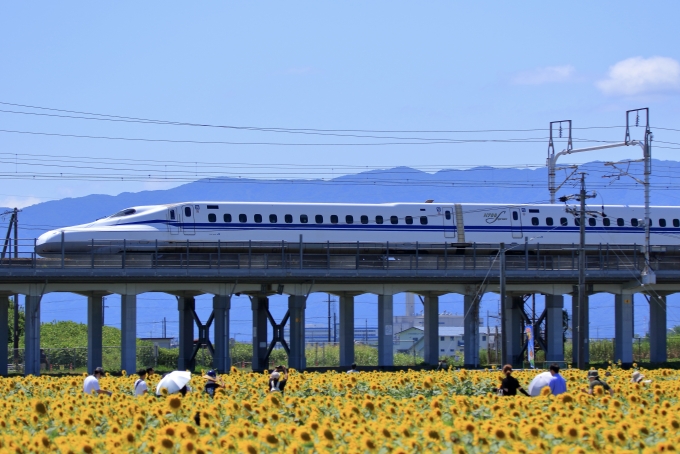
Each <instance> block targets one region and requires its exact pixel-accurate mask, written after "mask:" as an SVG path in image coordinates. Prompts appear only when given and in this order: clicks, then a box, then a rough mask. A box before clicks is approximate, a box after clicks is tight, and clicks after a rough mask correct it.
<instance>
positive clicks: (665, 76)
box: [596, 57, 680, 96]
mask: <svg viewBox="0 0 680 454" xmlns="http://www.w3.org/2000/svg"><path fill="white" fill-rule="evenodd" d="M596 85H597V87H598V88H599V89H600V90H601V91H602V92H603V93H604V94H607V95H629V96H630V95H640V94H646V93H654V92H665V91H675V90H680V63H678V61H677V60H674V59H672V58H668V57H651V58H642V57H633V58H628V59H626V60H622V61H620V62H618V63H616V64H615V65H614V66H612V67H611V68H609V76H608V77H607V78H606V79H604V80H601V81H599V82H597V84H596Z"/></svg>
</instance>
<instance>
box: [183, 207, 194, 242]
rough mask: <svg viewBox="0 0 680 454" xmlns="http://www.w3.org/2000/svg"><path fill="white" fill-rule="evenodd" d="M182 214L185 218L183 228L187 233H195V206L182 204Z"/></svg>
mask: <svg viewBox="0 0 680 454" xmlns="http://www.w3.org/2000/svg"><path fill="white" fill-rule="evenodd" d="M182 215H183V216H184V219H183V220H182V221H183V222H182V229H183V230H184V234H185V235H193V234H195V233H196V224H195V213H194V208H193V207H192V206H191V205H183V206H182Z"/></svg>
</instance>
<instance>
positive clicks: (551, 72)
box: [512, 65, 575, 85]
mask: <svg viewBox="0 0 680 454" xmlns="http://www.w3.org/2000/svg"><path fill="white" fill-rule="evenodd" d="M574 72H575V69H574V67H573V66H571V65H564V66H547V67H545V68H536V69H532V70H531V71H523V72H521V73H518V74H517V75H515V77H514V78H513V79H512V82H513V83H515V84H517V85H542V84H550V83H555V82H567V81H568V80H570V79H571V78H572V77H573V75H574Z"/></svg>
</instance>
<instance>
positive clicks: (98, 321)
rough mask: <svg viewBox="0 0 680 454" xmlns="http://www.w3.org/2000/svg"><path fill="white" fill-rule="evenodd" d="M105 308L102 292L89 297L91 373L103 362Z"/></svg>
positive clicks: (88, 320)
mask: <svg viewBox="0 0 680 454" xmlns="http://www.w3.org/2000/svg"><path fill="white" fill-rule="evenodd" d="M103 309H104V308H103V305H102V295H101V294H92V295H90V296H88V297H87V372H88V373H90V374H91V373H92V371H94V369H95V368H96V367H102V364H103V345H102V336H103V327H104V324H103V322H104V320H103Z"/></svg>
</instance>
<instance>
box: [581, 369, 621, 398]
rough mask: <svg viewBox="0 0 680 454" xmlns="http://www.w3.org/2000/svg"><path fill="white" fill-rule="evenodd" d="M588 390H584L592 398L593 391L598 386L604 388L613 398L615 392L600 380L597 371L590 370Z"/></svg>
mask: <svg viewBox="0 0 680 454" xmlns="http://www.w3.org/2000/svg"><path fill="white" fill-rule="evenodd" d="M588 381H589V385H588V390H587V391H586V390H585V389H584V390H582V391H583V392H584V393H588V394H590V395H591V396H592V395H593V391H594V389H595V387H596V386H602V388H604V390H605V391H609V395H610V396H613V395H614V390H613V389H612V388H611V387H610V386H609V385H608V384H607V383H606V382H605V381H603V380H602V379H601V378H600V375H599V374H598V372H597V371H596V370H589V371H588Z"/></svg>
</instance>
